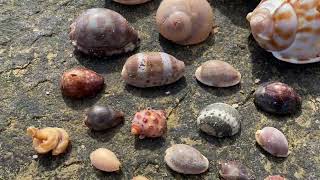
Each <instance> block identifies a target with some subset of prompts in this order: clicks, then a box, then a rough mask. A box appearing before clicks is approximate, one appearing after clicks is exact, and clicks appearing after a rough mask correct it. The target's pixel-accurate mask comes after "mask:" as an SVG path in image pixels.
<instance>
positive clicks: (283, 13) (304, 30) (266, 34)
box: [247, 0, 320, 64]
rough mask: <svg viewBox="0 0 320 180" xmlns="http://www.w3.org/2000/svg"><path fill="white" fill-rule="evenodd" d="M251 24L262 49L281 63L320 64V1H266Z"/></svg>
mask: <svg viewBox="0 0 320 180" xmlns="http://www.w3.org/2000/svg"><path fill="white" fill-rule="evenodd" d="M247 20H248V21H249V22H250V26H251V31H252V34H253V37H254V38H255V39H256V41H257V42H258V43H259V45H260V46H261V47H263V48H264V49H266V50H267V51H270V52H272V54H273V55H274V56H275V57H276V58H277V59H280V60H283V61H286V62H290V63H295V64H305V63H314V62H318V61H320V0H262V1H261V2H260V4H259V5H258V6H257V8H256V9H255V10H254V11H253V12H251V13H249V14H248V15H247Z"/></svg>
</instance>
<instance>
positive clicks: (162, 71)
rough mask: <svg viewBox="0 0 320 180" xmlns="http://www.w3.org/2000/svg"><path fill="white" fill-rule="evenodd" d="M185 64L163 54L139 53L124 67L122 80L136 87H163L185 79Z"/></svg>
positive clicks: (129, 59) (130, 58)
mask: <svg viewBox="0 0 320 180" xmlns="http://www.w3.org/2000/svg"><path fill="white" fill-rule="evenodd" d="M184 72H185V65H184V62H182V61H180V60H178V59H176V58H175V57H173V56H171V55H169V54H167V53H163V52H148V53H138V54H135V55H133V56H131V57H129V58H128V60H127V61H126V63H125V65H124V66H123V69H122V72H121V76H122V79H123V80H124V81H125V82H126V83H127V84H130V85H132V86H136V87H154V86H162V85H167V84H171V83H174V82H176V81H177V80H179V79H180V78H182V77H183V75H184Z"/></svg>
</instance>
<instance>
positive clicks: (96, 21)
mask: <svg viewBox="0 0 320 180" xmlns="http://www.w3.org/2000/svg"><path fill="white" fill-rule="evenodd" d="M70 28H71V31H70V33H69V37H70V39H71V40H72V44H73V45H74V46H75V47H76V48H77V49H78V50H80V51H81V52H83V53H85V54H89V55H96V56H111V55H114V54H121V53H126V52H129V51H133V50H134V49H135V48H136V47H137V46H139V44H140V39H139V37H138V33H137V32H136V31H135V30H134V29H133V28H132V27H131V26H130V25H129V24H128V22H127V20H126V19H125V18H124V17H123V16H122V15H120V14H119V13H117V12H115V11H112V10H109V9H104V8H93V9H88V10H87V11H85V12H84V13H82V14H81V15H80V16H79V17H78V18H77V19H76V21H75V22H74V23H73V24H71V26H70Z"/></svg>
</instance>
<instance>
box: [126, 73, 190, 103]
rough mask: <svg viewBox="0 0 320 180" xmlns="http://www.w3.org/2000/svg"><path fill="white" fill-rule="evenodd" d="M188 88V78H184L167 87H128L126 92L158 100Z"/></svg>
mask: <svg viewBox="0 0 320 180" xmlns="http://www.w3.org/2000/svg"><path fill="white" fill-rule="evenodd" d="M186 87H187V81H186V78H185V77H183V78H181V79H179V80H178V81H177V82H175V83H172V84H168V85H165V86H157V87H149V88H138V87H134V86H131V85H126V86H125V90H126V91H128V92H129V93H130V94H133V95H134V96H138V97H144V98H156V97H164V96H172V95H175V94H177V93H179V92H180V91H181V90H183V89H184V88H186ZM166 92H170V94H166Z"/></svg>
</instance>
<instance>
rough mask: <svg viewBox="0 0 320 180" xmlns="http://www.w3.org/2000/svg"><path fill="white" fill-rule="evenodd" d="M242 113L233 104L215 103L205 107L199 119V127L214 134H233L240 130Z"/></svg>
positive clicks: (218, 135) (223, 135)
mask: <svg viewBox="0 0 320 180" xmlns="http://www.w3.org/2000/svg"><path fill="white" fill-rule="evenodd" d="M240 119H241V115H240V113H239V112H238V111H237V110H236V109H235V108H233V107H232V106H230V105H228V104H224V103H214V104H210V105H208V106H207V107H205V108H204V109H203V110H202V111H201V112H200V115H199V117H198V119H197V125H198V126H199V128H200V129H201V130H202V131H203V132H205V133H207V134H209V135H212V136H216V137H225V136H233V135H235V134H237V133H238V132H239V130H240Z"/></svg>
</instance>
